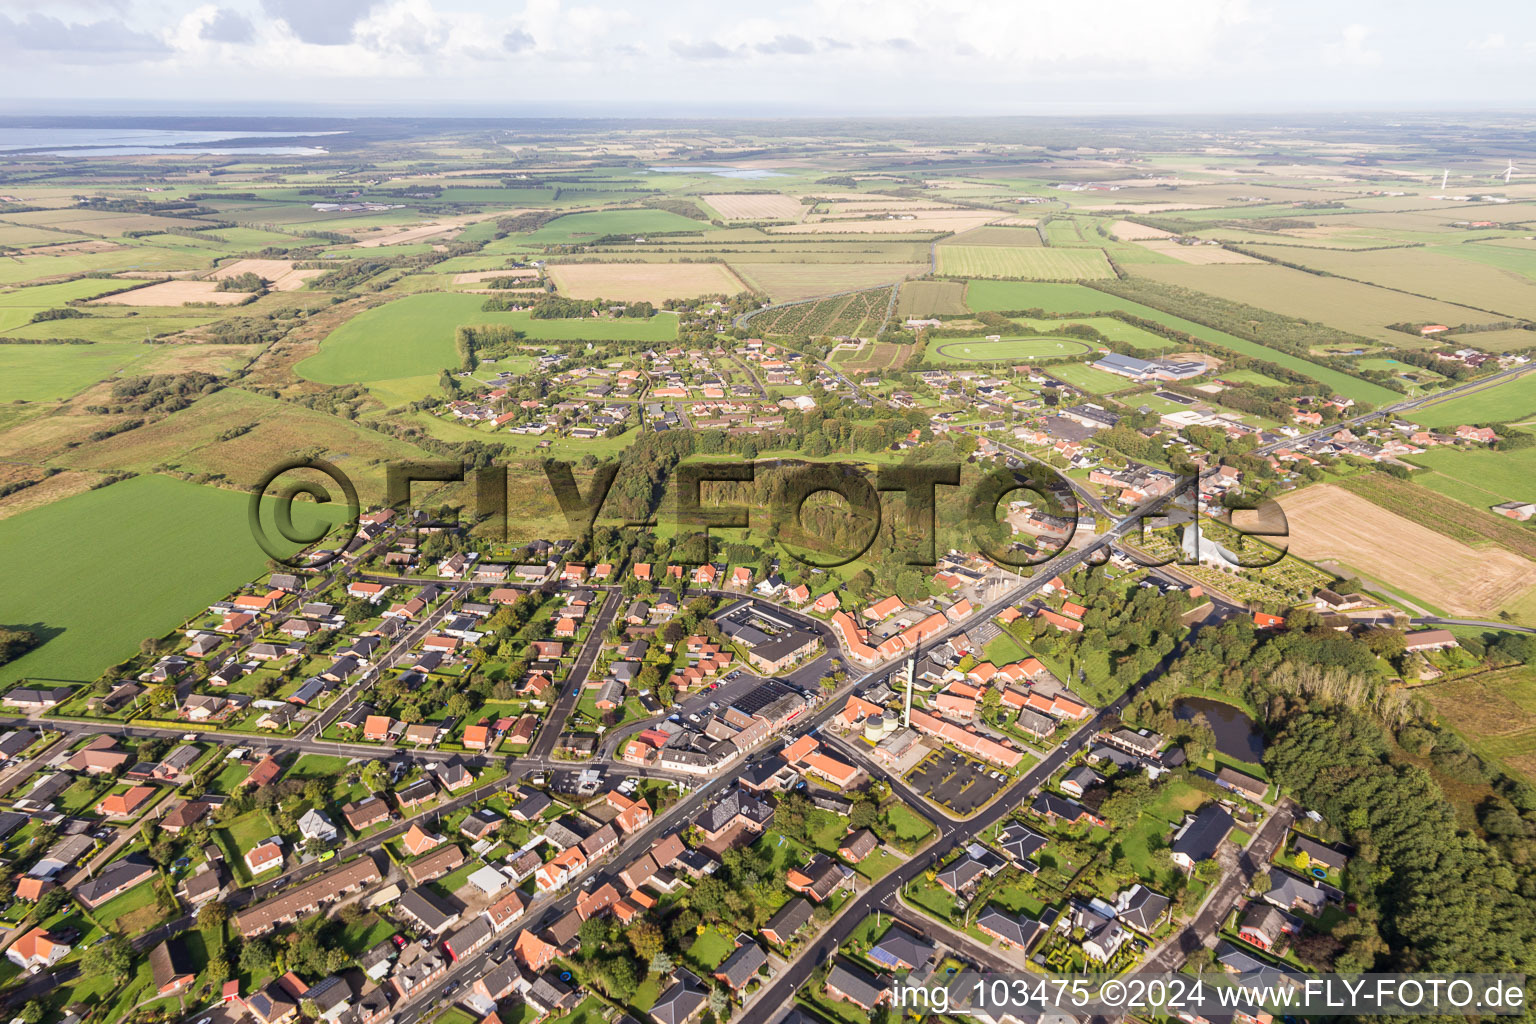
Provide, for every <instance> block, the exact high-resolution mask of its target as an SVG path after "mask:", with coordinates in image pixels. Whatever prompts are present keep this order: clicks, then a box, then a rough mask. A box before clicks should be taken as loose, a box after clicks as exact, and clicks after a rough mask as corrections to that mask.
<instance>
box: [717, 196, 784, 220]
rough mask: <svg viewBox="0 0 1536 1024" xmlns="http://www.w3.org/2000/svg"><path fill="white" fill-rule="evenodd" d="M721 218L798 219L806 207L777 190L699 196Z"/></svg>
mask: <svg viewBox="0 0 1536 1024" xmlns="http://www.w3.org/2000/svg"><path fill="white" fill-rule="evenodd" d="M699 198H701V199H703V200H704V202H706V203H708V204H709V205H710V207H712V208H713V209H714V210H715V212H716V213H718V214H720V217H721V219H723V220H799V219H800V217H801V215H802V214H804V213H805V211H806V207H805V206H804V205H803V204H801V202H800V200H798V199H796V198H794V197H793V196H786V195H780V194H779V193H777V192H760V193H759V192H739V193H727V194H725V195H706V196H700V197H699Z"/></svg>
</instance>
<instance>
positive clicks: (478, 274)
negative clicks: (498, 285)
mask: <svg viewBox="0 0 1536 1024" xmlns="http://www.w3.org/2000/svg"><path fill="white" fill-rule="evenodd" d="M538 276H539V272H538V270H536V269H535V268H533V267H514V268H513V269H511V270H472V271H470V272H469V273H467V274H454V275H453V283H454V284H478V283H479V282H481V281H494V280H495V279H496V278H498V277H538Z"/></svg>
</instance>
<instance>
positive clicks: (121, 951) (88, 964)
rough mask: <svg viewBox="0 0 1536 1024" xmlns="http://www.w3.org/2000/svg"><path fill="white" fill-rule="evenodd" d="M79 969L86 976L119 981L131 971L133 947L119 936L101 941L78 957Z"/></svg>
mask: <svg viewBox="0 0 1536 1024" xmlns="http://www.w3.org/2000/svg"><path fill="white" fill-rule="evenodd" d="M80 967H81V969H82V970H84V971H85V973H86V974H96V975H101V976H102V977H110V978H116V979H118V980H119V981H121V980H122V979H124V978H126V977H128V975H129V973H130V972H131V971H132V970H133V947H132V946H130V945H128V940H127V939H125V938H123V937H122V936H121V935H114V936H111V937H110V938H105V939H101V940H100V941H98V942H97V943H96V944H95V945H94V946H92V947H91V948H90V949H88V950H86V951H85V954H84V955H83V956H81V957H80Z"/></svg>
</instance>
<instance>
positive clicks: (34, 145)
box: [0, 128, 342, 156]
mask: <svg viewBox="0 0 1536 1024" xmlns="http://www.w3.org/2000/svg"><path fill="white" fill-rule="evenodd" d="M340 134H342V133H341V132H251V131H213V132H199V131H181V130H178V129H166V128H8V129H6V131H5V134H4V137H3V138H0V153H15V152H23V151H25V152H32V153H41V154H43V155H45V156H154V155H158V154H167V153H168V154H176V153H204V154H212V155H216V156H225V155H229V154H242V153H250V154H253V155H260V156H319V155H321V154H324V153H325V152H327V151H326V150H325V149H323V148H321V147H319V146H293V145H287V146H259V145H258V146H230V145H222V146H221V145H216V143H221V142H222V143H228V142H230V141H232V140H234V139H296V138H305V139H308V138H313V137H316V136H323V135H340Z"/></svg>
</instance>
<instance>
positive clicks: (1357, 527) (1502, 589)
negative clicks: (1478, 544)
mask: <svg viewBox="0 0 1536 1024" xmlns="http://www.w3.org/2000/svg"><path fill="white" fill-rule="evenodd" d="M1280 504H1281V507H1282V508H1284V509H1285V515H1286V519H1287V520H1288V522H1289V525H1290V551H1291V553H1292V554H1295V555H1297V556H1298V557H1301V558H1304V559H1306V560H1308V561H1310V562H1313V563H1316V562H1320V561H1325V562H1336V563H1339V564H1340V565H1343V566H1345V567H1347V568H1348V569H1349V570H1351V571H1355V572H1361V573H1364V574H1365V575H1367V576H1372V577H1376V578H1378V579H1381V580H1383V581H1384V582H1386V583H1388V584H1390V585H1391V586H1393V587H1395V588H1397V589H1399V590H1402V591H1404V592H1405V593H1407V594H1408V595H1410V596H1411V597H1418V598H1421V599H1423V600H1425V601H1429V602H1431V603H1433V604H1435V605H1438V606H1439V607H1441V608H1445V609H1447V610H1448V611H1450V612H1451V613H1453V614H1456V615H1466V616H1469V617H1476V618H1485V617H1488V616H1489V615H1491V614H1493V613H1494V612H1495V611H1496V610H1497V609H1498V608H1499V607H1500V606H1502V605H1505V604H1507V603H1509V602H1510V601H1512V600H1514V599H1515V598H1516V597H1518V596H1519V595H1521V594H1523V593H1525V592H1526V591H1528V590H1530V589H1531V586H1532V580H1533V578H1536V577H1533V573H1536V564H1533V563H1532V562H1530V561H1528V560H1527V559H1524V558H1521V557H1520V556H1519V555H1516V554H1513V553H1511V552H1508V551H1503V550H1500V549H1497V548H1489V549H1485V550H1478V549H1476V548H1473V547H1469V546H1468V545H1466V544H1464V543H1462V542H1460V541H1457V540H1452V539H1451V538H1448V537H1446V536H1445V535H1444V534H1441V533H1437V532H1436V531H1434V530H1431V529H1429V528H1428V527H1425V526H1420V525H1419V524H1418V523H1415V522H1412V521H1411V520H1409V519H1406V518H1404V517H1403V516H1400V515H1397V514H1395V513H1393V512H1389V511H1387V510H1386V509H1384V508H1381V507H1379V506H1377V505H1375V504H1373V503H1371V502H1370V501H1367V500H1366V499H1365V498H1362V497H1360V496H1358V495H1356V494H1352V493H1351V492H1349V491H1346V490H1345V489H1343V488H1342V487H1336V486H1334V485H1332V484H1323V485H1319V486H1314V487H1308V488H1307V489H1306V490H1304V491H1301V492H1300V493H1297V494H1294V495H1290V496H1287V497H1285V498H1282V499H1281V502H1280Z"/></svg>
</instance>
